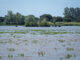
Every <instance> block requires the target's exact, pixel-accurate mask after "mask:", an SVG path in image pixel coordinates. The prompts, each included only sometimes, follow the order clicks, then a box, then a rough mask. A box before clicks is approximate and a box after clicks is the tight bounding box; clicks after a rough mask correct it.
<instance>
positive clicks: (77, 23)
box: [0, 22, 80, 27]
mask: <svg viewBox="0 0 80 60" xmlns="http://www.w3.org/2000/svg"><path fill="white" fill-rule="evenodd" d="M59 25H60V26H80V22H56V26H59ZM0 26H16V25H6V24H3V23H0ZM18 26H24V25H18ZM53 26H55V24H54V23H53ZM45 27H46V26H45Z"/></svg>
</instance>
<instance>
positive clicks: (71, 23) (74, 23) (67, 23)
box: [56, 22, 80, 26]
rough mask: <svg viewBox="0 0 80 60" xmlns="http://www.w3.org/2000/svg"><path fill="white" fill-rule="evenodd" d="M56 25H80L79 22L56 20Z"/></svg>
mask: <svg viewBox="0 0 80 60" xmlns="http://www.w3.org/2000/svg"><path fill="white" fill-rule="evenodd" d="M56 25H61V26H80V22H56Z"/></svg>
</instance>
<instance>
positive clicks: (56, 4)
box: [0, 0, 80, 17]
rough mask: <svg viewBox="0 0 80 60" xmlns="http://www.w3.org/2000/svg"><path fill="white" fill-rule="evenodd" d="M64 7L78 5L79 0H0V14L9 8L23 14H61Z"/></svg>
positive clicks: (3, 14) (79, 5)
mask: <svg viewBox="0 0 80 60" xmlns="http://www.w3.org/2000/svg"><path fill="white" fill-rule="evenodd" d="M65 7H74V8H76V7H80V0H0V16H5V15H6V14H7V12H8V11H9V10H11V11H13V13H17V12H19V13H21V14H22V15H24V16H27V15H35V16H36V17H39V16H40V15H42V14H51V15H52V16H63V13H64V8H65Z"/></svg>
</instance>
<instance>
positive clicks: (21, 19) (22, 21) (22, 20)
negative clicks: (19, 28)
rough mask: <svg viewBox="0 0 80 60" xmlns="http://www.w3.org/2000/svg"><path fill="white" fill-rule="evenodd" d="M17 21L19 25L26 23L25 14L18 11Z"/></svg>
mask: <svg viewBox="0 0 80 60" xmlns="http://www.w3.org/2000/svg"><path fill="white" fill-rule="evenodd" d="M16 23H17V24H19V25H23V24H24V16H23V15H21V14H20V13H16Z"/></svg>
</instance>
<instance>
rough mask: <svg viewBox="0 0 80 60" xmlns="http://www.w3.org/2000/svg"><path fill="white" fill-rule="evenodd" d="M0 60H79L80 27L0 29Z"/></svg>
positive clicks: (4, 27)
mask: <svg viewBox="0 0 80 60" xmlns="http://www.w3.org/2000/svg"><path fill="white" fill-rule="evenodd" d="M0 60H80V26H62V27H24V26H18V27H15V26H0Z"/></svg>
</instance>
